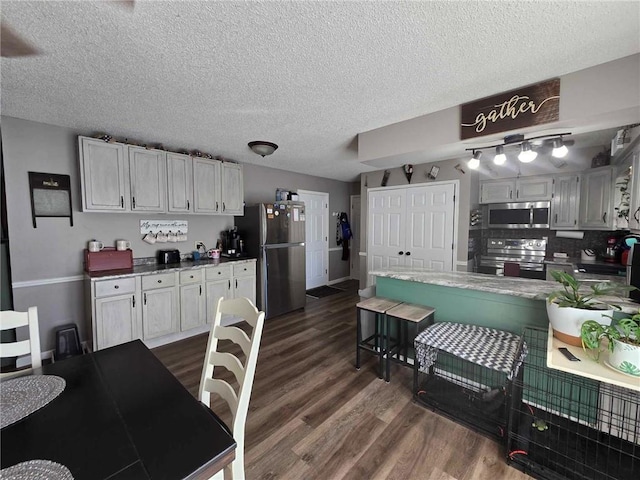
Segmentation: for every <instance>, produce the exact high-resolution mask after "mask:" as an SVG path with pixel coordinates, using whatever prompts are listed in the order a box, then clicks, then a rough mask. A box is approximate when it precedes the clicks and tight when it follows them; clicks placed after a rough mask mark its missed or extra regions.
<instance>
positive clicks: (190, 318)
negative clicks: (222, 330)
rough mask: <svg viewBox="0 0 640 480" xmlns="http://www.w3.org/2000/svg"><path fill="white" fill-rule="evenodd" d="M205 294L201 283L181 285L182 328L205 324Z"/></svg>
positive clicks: (187, 328) (183, 329)
mask: <svg viewBox="0 0 640 480" xmlns="http://www.w3.org/2000/svg"><path fill="white" fill-rule="evenodd" d="M205 321H206V319H205V295H204V292H203V291H202V284H201V283H194V284H192V285H183V286H181V287H180V330H181V331H185V330H189V329H191V328H195V327H199V326H200V325H204V323H205Z"/></svg>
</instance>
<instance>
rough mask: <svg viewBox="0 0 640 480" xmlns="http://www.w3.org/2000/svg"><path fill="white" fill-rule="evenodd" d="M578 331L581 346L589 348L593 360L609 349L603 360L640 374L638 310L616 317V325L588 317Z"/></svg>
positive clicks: (629, 372)
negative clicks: (601, 322)
mask: <svg viewBox="0 0 640 480" xmlns="http://www.w3.org/2000/svg"><path fill="white" fill-rule="evenodd" d="M580 333H581V335H580V336H581V340H582V348H584V349H585V351H588V350H589V351H591V352H592V353H593V358H594V359H595V360H596V361H598V360H599V358H600V354H601V353H602V352H603V351H604V350H606V349H608V350H609V352H610V354H609V359H608V361H607V360H605V363H606V364H608V365H609V366H611V367H613V368H615V369H617V370H620V371H621V372H623V373H626V374H628V375H633V376H634V377H640V312H638V313H636V314H635V315H633V316H632V317H628V318H623V319H621V320H618V322H617V324H615V325H602V324H600V323H598V322H595V321H593V320H588V321H586V322H584V323H583V324H582V328H581V331H580ZM605 341H606V346H605V345H604V344H605ZM587 349H588V350H587Z"/></svg>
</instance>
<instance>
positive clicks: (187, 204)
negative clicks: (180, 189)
mask: <svg viewBox="0 0 640 480" xmlns="http://www.w3.org/2000/svg"><path fill="white" fill-rule="evenodd" d="M189 208H190V207H189V200H187V210H189Z"/></svg>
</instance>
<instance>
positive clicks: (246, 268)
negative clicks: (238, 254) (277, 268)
mask: <svg viewBox="0 0 640 480" xmlns="http://www.w3.org/2000/svg"><path fill="white" fill-rule="evenodd" d="M255 274H256V264H255V263H240V264H236V265H234V266H233V276H234V277H247V276H251V275H255Z"/></svg>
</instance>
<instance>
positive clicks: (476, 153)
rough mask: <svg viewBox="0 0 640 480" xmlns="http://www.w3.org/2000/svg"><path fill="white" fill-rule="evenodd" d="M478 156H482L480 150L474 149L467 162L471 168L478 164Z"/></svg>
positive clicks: (473, 168) (476, 166)
mask: <svg viewBox="0 0 640 480" xmlns="http://www.w3.org/2000/svg"><path fill="white" fill-rule="evenodd" d="M480 157H482V152H481V151H480V150H474V152H473V157H471V159H470V160H469V161H468V162H467V165H468V166H469V168H470V169H471V170H475V169H477V168H478V167H479V166H480Z"/></svg>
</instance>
